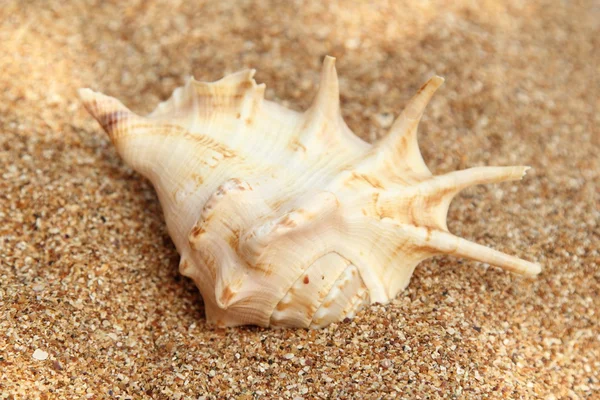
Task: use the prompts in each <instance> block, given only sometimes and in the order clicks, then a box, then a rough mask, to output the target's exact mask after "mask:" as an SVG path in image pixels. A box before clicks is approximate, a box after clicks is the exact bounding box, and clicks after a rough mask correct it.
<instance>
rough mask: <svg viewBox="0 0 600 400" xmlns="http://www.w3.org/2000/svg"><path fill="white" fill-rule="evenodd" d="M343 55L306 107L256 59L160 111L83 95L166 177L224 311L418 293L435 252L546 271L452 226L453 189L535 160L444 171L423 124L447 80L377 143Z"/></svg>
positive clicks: (300, 315) (205, 292)
mask: <svg viewBox="0 0 600 400" xmlns="http://www.w3.org/2000/svg"><path fill="white" fill-rule="evenodd" d="M334 61H335V59H334V58H332V57H326V58H325V61H324V65H323V70H322V73H321V84H320V88H319V90H318V93H317V95H316V98H315V100H314V102H313V104H312V106H311V107H310V108H309V109H308V110H307V111H306V112H304V113H299V112H295V111H292V110H289V109H286V108H284V107H282V106H280V105H278V104H276V103H274V102H271V101H267V100H265V99H264V92H265V85H264V84H260V85H257V84H256V82H255V81H254V79H253V78H252V77H253V75H254V70H247V71H242V72H238V73H235V74H231V75H228V76H226V77H224V78H223V79H221V80H219V81H217V82H213V83H205V82H198V81H196V80H194V79H193V78H190V79H189V80H188V82H187V84H186V85H185V86H184V87H181V88H178V89H176V90H175V91H174V93H173V95H172V97H171V98H170V99H169V100H167V101H165V102H163V103H160V104H159V105H158V107H157V108H156V110H155V111H154V112H152V113H151V114H149V115H147V116H146V117H141V116H138V115H136V114H134V113H132V112H131V111H129V110H128V109H127V108H126V107H125V106H124V105H123V104H122V103H120V102H119V101H118V100H116V99H114V98H112V97H108V96H105V95H102V94H99V93H95V92H93V91H91V90H89V89H81V90H80V96H81V99H82V100H83V103H84V105H85V107H86V108H87V110H88V111H89V112H90V113H91V114H92V115H93V116H94V118H96V120H98V122H99V123H100V125H102V127H103V128H104V130H105V131H106V132H107V133H108V134H109V135H110V138H111V140H112V142H113V143H114V145H115V147H116V149H117V151H118V152H119V154H120V155H121V157H122V158H123V159H124V160H125V162H126V163H128V164H129V165H130V166H131V167H132V168H134V169H135V170H136V171H138V172H139V173H140V174H142V175H143V176H145V177H146V178H148V179H149V180H150V181H151V182H152V184H153V185H154V187H155V189H156V191H157V193H158V197H159V199H160V203H161V205H162V208H163V211H164V216H165V219H166V223H167V227H168V231H169V234H170V236H171V238H172V239H173V241H174V242H175V245H176V247H177V250H178V252H179V253H180V255H181V262H180V266H179V269H180V272H181V273H182V274H183V275H185V276H187V277H190V278H191V279H193V280H194V282H195V283H196V285H197V286H198V288H199V289H200V292H201V294H202V297H203V299H204V303H205V309H206V317H207V320H208V322H209V323H213V324H216V325H218V326H236V325H246V324H252V325H259V326H264V327H267V326H273V327H311V328H319V327H324V326H326V325H328V324H330V323H332V322H336V321H341V320H344V319H345V318H352V317H353V316H354V315H355V314H356V313H357V311H359V310H360V309H361V308H363V307H365V305H368V304H370V303H375V302H379V303H387V302H389V301H390V300H391V299H393V298H394V297H395V296H396V295H397V294H398V293H399V292H400V291H402V290H403V289H404V288H405V287H406V286H407V285H408V283H409V280H410V277H411V275H412V273H413V271H414V269H415V267H416V266H417V264H419V263H420V262H421V261H423V260H425V259H427V258H430V257H432V256H435V255H440V254H451V255H456V256H460V257H466V258H469V259H472V260H477V261H480V262H484V263H489V264H491V265H495V266H498V267H501V268H504V269H506V270H508V271H512V272H516V273H520V274H525V275H535V274H538V273H539V272H540V271H541V267H540V266H539V265H537V264H534V263H531V262H528V261H524V260H521V259H519V258H516V257H513V256H510V255H507V254H504V253H501V252H499V251H496V250H492V249H490V248H487V247H484V246H482V245H479V244H476V243H473V242H470V241H468V240H465V239H462V238H460V237H457V236H455V235H453V234H451V233H450V232H449V231H448V228H447V226H446V215H447V212H448V207H449V205H450V202H451V201H452V198H453V197H454V196H455V195H456V194H457V193H458V192H459V191H460V190H462V189H464V188H467V187H469V186H471V185H478V184H483V183H496V182H503V181H509V180H519V179H521V178H522V177H523V175H524V174H525V171H526V170H527V169H528V167H524V166H513V167H476V168H470V169H466V170H462V171H455V172H451V173H448V174H445V175H441V176H433V175H432V174H431V172H430V171H429V169H428V168H427V166H426V165H425V163H424V161H423V158H422V157H421V153H420V151H419V148H418V144H417V125H418V123H419V120H420V118H421V115H422V114H423V110H424V108H425V106H426V105H427V103H428V102H429V100H430V99H431V97H432V95H433V94H434V92H435V91H436V89H437V88H438V87H439V86H440V85H441V84H442V82H443V79H442V78H440V77H437V76H435V77H433V78H431V79H430V80H429V81H428V82H427V83H425V85H423V87H421V89H419V91H418V92H417V94H416V95H415V96H414V97H413V98H412V99H411V100H410V102H409V103H408V105H407V107H406V108H405V109H404V111H403V112H402V114H401V115H400V116H399V118H398V119H397V120H396V121H395V122H394V124H393V125H392V127H391V128H390V132H389V134H388V135H387V136H386V137H385V138H383V139H381V140H380V141H379V142H377V143H375V144H373V145H371V144H369V143H366V142H364V141H363V140H361V139H360V138H358V137H357V136H355V135H354V134H353V133H352V131H351V130H350V129H349V128H348V126H347V125H346V124H345V123H344V120H343V119H342V117H341V112H340V102H339V89H338V79H337V74H336V70H335V66H334Z"/></svg>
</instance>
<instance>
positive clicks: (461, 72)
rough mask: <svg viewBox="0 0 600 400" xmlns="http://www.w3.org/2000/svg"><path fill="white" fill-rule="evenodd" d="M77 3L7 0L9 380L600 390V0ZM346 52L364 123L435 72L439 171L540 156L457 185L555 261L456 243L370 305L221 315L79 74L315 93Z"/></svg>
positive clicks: (2, 130)
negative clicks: (284, 325) (343, 316)
mask: <svg viewBox="0 0 600 400" xmlns="http://www.w3.org/2000/svg"><path fill="white" fill-rule="evenodd" d="M67 3H68V4H65V2H62V1H60V2H59V1H38V2H36V1H27V2H21V1H0V50H1V52H0V96H1V97H0V173H1V175H2V179H1V180H0V221H1V222H0V398H6V397H7V398H14V399H25V398H27V399H34V398H46V399H54V398H77V399H79V398H96V399H100V398H110V397H114V398H120V399H126V398H157V399H179V398H186V399H188V398H189V399H195V398H203V397H202V396H205V397H206V398H225V397H228V396H231V397H233V396H239V397H238V398H247V399H250V398H261V397H264V398H274V397H281V398H306V399H308V398H350V397H358V396H359V393H362V395H363V397H366V398H378V397H383V398H394V397H404V398H423V399H425V398H441V397H444V398H483V397H489V398H543V399H552V398H556V399H558V398H590V399H591V398H593V397H594V392H595V396H598V393H599V391H600V382H599V378H598V375H597V374H595V372H596V373H597V371H599V370H600V323H599V322H600V316H599V315H598V310H599V309H600V293H599V291H600V271H599V264H600V262H599V258H600V255H599V247H600V212H599V204H600V192H599V190H600V189H599V183H598V182H599V180H600V160H599V158H600V157H599V156H598V154H599V151H600V143H599V142H600V139H599V136H600V132H599V130H598V124H599V115H600V114H599V113H598V109H599V106H600V103H599V100H598V92H599V90H600V79H599V74H598V72H599V71H598V68H599V56H598V54H599V38H600V32H599V25H598V21H600V8H599V7H598V6H595V8H594V7H592V2H591V1H590V2H587V3H586V2H557V1H547V2H543V1H509V2H506V3H504V5H502V4H501V3H503V2H496V1H491V0H489V1H481V2H479V1H478V2H469V1H458V2H452V4H453V5H448V3H450V2H444V1H428V2H418V3H415V4H418V5H414V6H409V5H396V3H397V2H394V1H373V2H369V3H371V4H370V5H367V4H366V2H365V4H364V5H356V4H355V5H352V4H351V3H350V2H348V3H345V5H344V7H342V6H341V5H340V4H337V3H335V2H318V1H289V2H288V1H286V2H283V1H282V2H278V3H279V4H280V5H277V6H269V5H268V2H266V1H263V2H256V4H253V3H252V2H248V1H242V2H239V3H236V2H233V1H228V2H221V1H213V2H191V1H189V2H188V1H148V2H140V1H131V2H117V1H114V2H109V1H79V2H75V1H72V2H67ZM321 3H324V4H328V5H327V6H325V5H323V4H321ZM407 3H408V2H407ZM410 3H413V2H410ZM192 4H193V5H192ZM596 4H597V3H596ZM325 54H330V55H333V56H336V57H337V59H338V61H337V67H338V72H339V74H340V77H341V96H342V106H343V110H344V116H345V117H346V119H347V121H348V123H349V125H350V126H351V127H352V129H353V130H354V131H355V132H356V133H357V134H358V135H360V136H362V137H363V138H366V139H369V140H374V139H376V138H377V137H379V136H381V135H383V134H384V132H385V129H384V126H385V125H386V123H387V121H388V120H389V116H388V115H387V113H392V114H394V115H397V114H398V112H399V111H400V110H401V108H402V107H403V105H404V104H405V103H406V101H407V100H408V98H409V97H410V96H411V95H412V94H413V93H414V92H415V91H416V90H417V89H418V88H419V87H420V85H421V84H422V83H423V82H424V81H425V80H426V78H428V77H429V76H431V75H432V74H433V73H438V74H440V75H442V76H444V77H445V78H446V84H445V85H444V86H443V87H442V88H441V89H440V90H439V92H438V94H437V95H436V97H435V98H434V100H433V102H432V104H431V105H430V107H429V108H428V109H427V112H426V116H425V118H424V121H423V123H422V127H421V130H420V143H421V148H422V151H423V154H424V158H425V160H426V161H427V163H428V165H429V166H430V168H431V170H432V171H434V172H435V173H443V172H447V171H451V170H454V169H461V168H466V167H470V166H478V165H487V164H489V165H510V164H526V165H531V166H532V167H533V169H532V170H531V171H530V173H529V174H528V175H527V177H526V178H525V179H524V180H523V181H522V182H516V183H506V184H502V185H490V186H485V187H483V186H480V187H477V188H474V189H470V190H467V191H466V192H464V193H463V194H462V195H460V196H458V198H457V199H456V200H455V201H454V202H453V204H452V207H451V210H450V215H449V227H450V230H451V231H453V232H454V233H456V234H458V235H461V236H463V237H466V238H469V239H472V240H475V241H477V242H479V243H483V244H487V245H492V246H494V247H495V248H497V249H499V250H502V251H506V252H508V253H511V254H515V255H517V256H520V257H523V258H526V259H528V260H531V261H536V262H539V263H541V264H543V265H544V271H543V273H542V274H541V275H540V276H539V278H538V279H535V280H529V279H524V278H520V277H518V276H514V275H511V274H508V273H506V272H504V271H501V270H499V269H496V268H485V266H482V265H481V264H478V263H474V262H467V261H463V260H458V259H455V258H450V257H439V258H435V259H431V260H429V261H427V262H423V263H422V264H421V265H420V266H419V267H418V268H417V271H416V273H415V275H414V277H413V280H412V282H411V284H410V286H409V287H408V289H407V290H406V291H405V292H403V293H401V294H400V296H399V297H398V298H397V299H396V300H395V301H394V302H393V303H392V304H389V305H387V306H380V305H374V306H372V307H370V308H368V309H366V310H365V311H364V312H362V313H360V314H359V315H358V317H357V318H356V319H355V320H353V321H352V322H350V323H341V324H336V325H332V326H330V327H329V328H328V329H325V330H320V331H306V330H277V331H275V330H265V329H259V328H255V327H247V328H236V329H227V330H212V329H209V328H208V327H207V326H206V324H205V319H204V316H203V306H202V301H201V298H200V295H199V294H198V293H197V290H196V289H195V287H194V286H193V284H192V282H191V281H189V280H187V279H184V278H182V277H180V276H179V275H178V272H177V263H178V255H177V253H176V251H175V249H174V247H173V245H172V244H171V241H170V239H169V237H168V235H167V233H166V229H165V225H164V223H163V220H162V215H161V211H160V206H159V204H158V200H157V198H156V196H155V194H154V192H153V190H152V188H151V187H150V185H149V184H148V183H147V182H146V181H144V180H143V179H141V178H140V177H139V176H138V175H137V174H135V173H134V172H133V171H131V170H130V169H129V168H128V167H126V166H125V165H124V164H123V162H122V161H121V160H120V159H119V158H118V156H117V154H116V152H115V150H114V149H113V148H112V147H111V145H110V142H109V140H108V138H107V137H106V136H105V134H104V133H103V132H102V131H101V128H100V127H99V125H98V124H97V123H96V122H95V121H94V120H93V119H92V118H91V117H90V116H89V115H88V114H87V113H86V112H85V111H84V110H83V109H82V107H81V105H80V103H79V101H78V99H77V97H76V89H77V88H79V87H84V86H89V87H92V88H94V89H97V90H101V91H103V92H105V93H107V94H111V95H115V96H118V97H119V98H120V99H121V100H123V101H124V102H125V104H127V105H128V106H130V107H131V108H132V109H133V110H135V111H138V112H147V111H149V110H151V109H152V108H153V107H154V106H155V105H156V103H157V102H158V101H159V100H162V99H165V98H166V97H168V96H169V95H170V93H171V91H172V90H173V89H174V88H175V87H177V86H179V85H181V84H182V83H183V82H184V79H185V78H186V77H187V76H188V75H190V74H193V75H194V76H195V77H196V78H197V79H200V80H214V79H217V78H220V77H221V76H222V75H223V74H224V73H228V72H233V71H235V70H238V69H242V68H245V67H253V68H256V69H257V70H258V72H257V74H256V79H257V81H258V82H265V83H266V84H267V87H268V90H267V97H268V98H270V99H274V100H277V101H280V102H283V103H284V104H286V105H287V106H289V107H292V108H294V109H304V108H306V107H307V106H308V105H309V104H310V102H311V100H312V97H313V95H314V93H315V87H316V85H317V81H318V73H319V66H320V63H321V60H322V57H323V56H324V55H325ZM596 398H597V397H596Z"/></svg>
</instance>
